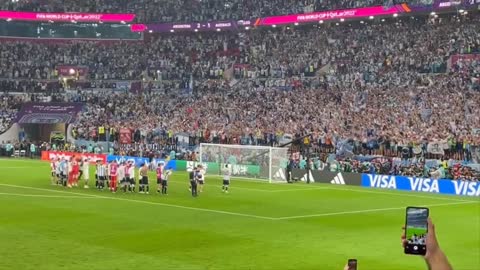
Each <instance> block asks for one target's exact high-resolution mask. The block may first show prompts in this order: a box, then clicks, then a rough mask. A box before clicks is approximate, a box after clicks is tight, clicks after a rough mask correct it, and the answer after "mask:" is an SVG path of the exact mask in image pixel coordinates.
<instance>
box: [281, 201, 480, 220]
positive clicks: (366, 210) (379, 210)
mask: <svg viewBox="0 0 480 270" xmlns="http://www.w3.org/2000/svg"><path fill="white" fill-rule="evenodd" d="M470 203H476V202H473V201H469V202H456V203H440V204H430V205H425V207H436V206H447V205H458V204H470ZM405 208H406V206H405V207H390V208H377V209H365V210H355V211H344V212H332V213H322V214H312V215H301V216H288V217H279V218H276V219H277V220H290V219H301V218H313V217H328V216H340V215H352V214H362V213H372V212H383V211H391V210H404V209H405Z"/></svg>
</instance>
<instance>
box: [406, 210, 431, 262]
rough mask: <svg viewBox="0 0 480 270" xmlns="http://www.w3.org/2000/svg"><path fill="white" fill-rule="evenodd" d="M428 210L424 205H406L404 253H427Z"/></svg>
mask: <svg viewBox="0 0 480 270" xmlns="http://www.w3.org/2000/svg"><path fill="white" fill-rule="evenodd" d="M428 215H429V210H428V208H425V207H407V211H406V218H405V235H406V237H407V244H406V246H405V254H413V255H425V254H426V253H427V245H426V241H427V233H428V224H427V222H428Z"/></svg>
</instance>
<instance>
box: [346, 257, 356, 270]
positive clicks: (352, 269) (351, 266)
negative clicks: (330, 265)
mask: <svg viewBox="0 0 480 270" xmlns="http://www.w3.org/2000/svg"><path fill="white" fill-rule="evenodd" d="M348 270H357V259H348Z"/></svg>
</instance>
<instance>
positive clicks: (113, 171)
mask: <svg viewBox="0 0 480 270" xmlns="http://www.w3.org/2000/svg"><path fill="white" fill-rule="evenodd" d="M117 174H118V164H117V162H116V161H113V163H112V165H111V166H110V190H111V191H112V192H117Z"/></svg>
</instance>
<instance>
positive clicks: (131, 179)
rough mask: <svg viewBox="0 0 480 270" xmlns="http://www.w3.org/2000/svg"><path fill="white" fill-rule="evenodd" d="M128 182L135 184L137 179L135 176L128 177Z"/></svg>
mask: <svg viewBox="0 0 480 270" xmlns="http://www.w3.org/2000/svg"><path fill="white" fill-rule="evenodd" d="M128 182H129V183H130V185H135V179H133V177H130V178H128Z"/></svg>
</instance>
